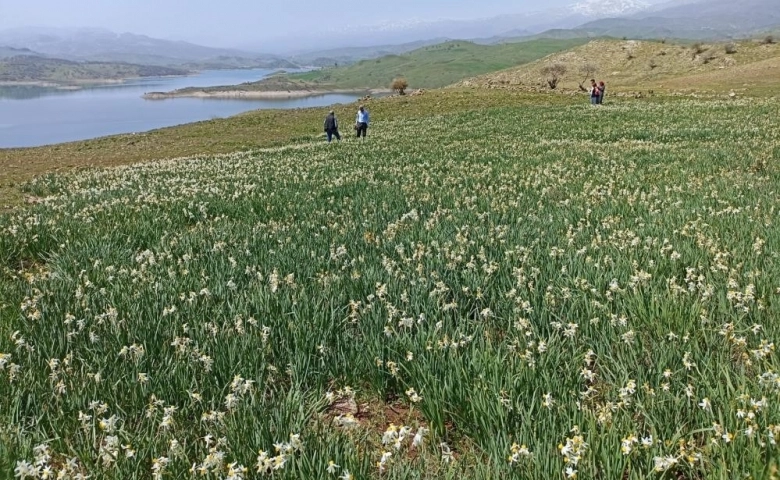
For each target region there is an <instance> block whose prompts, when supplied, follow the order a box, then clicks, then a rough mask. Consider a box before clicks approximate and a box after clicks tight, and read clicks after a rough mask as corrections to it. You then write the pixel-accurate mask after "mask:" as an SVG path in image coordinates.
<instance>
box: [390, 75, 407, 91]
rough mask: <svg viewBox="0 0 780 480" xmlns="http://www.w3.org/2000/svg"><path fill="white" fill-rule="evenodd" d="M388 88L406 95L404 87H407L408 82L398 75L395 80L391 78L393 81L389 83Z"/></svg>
mask: <svg viewBox="0 0 780 480" xmlns="http://www.w3.org/2000/svg"><path fill="white" fill-rule="evenodd" d="M390 88H391V89H392V90H393V91H394V92H397V93H398V95H406V89H407V88H409V82H407V81H406V79H405V78H403V77H398V78H396V79H395V80H393V83H392V84H391V85H390Z"/></svg>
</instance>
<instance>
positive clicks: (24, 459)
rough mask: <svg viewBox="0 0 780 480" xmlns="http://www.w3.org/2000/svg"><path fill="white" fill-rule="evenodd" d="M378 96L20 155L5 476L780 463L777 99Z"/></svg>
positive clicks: (224, 475) (5, 374)
mask: <svg viewBox="0 0 780 480" xmlns="http://www.w3.org/2000/svg"><path fill="white" fill-rule="evenodd" d="M409 76H410V77H411V75H409ZM410 80H411V78H410ZM411 83H414V82H411ZM448 99H451V101H448ZM469 99H470V100H469ZM491 99H492V100H491ZM415 102H419V103H415ZM426 102H427V103H426ZM345 108H346V107H345ZM370 108H371V110H372V114H373V115H372V118H374V123H373V124H372V126H371V128H370V129H369V137H368V140H367V141H366V142H365V143H360V142H358V141H356V140H355V139H352V138H348V139H346V140H345V141H343V142H341V143H340V144H331V145H327V144H325V143H324V142H323V141H322V139H321V137H319V136H317V135H316V133H311V132H317V131H318V129H319V126H320V125H321V119H320V118H319V116H318V112H310V113H307V112H303V113H301V112H298V113H296V114H295V115H301V116H302V117H296V118H304V116H311V119H312V122H314V119H315V117H316V119H317V124H316V128H311V129H309V132H310V133H305V132H304V130H305V129H304V127H303V126H301V127H300V128H299V129H297V130H291V131H290V132H288V135H290V136H289V138H287V139H286V140H284V139H283V138H282V133H280V134H279V137H278V138H275V139H268V140H267V143H265V144H262V143H257V144H248V143H246V142H244V143H242V142H241V141H240V140H239V139H238V138H236V137H234V136H231V135H238V133H235V132H233V131H231V129H229V128H224V127H225V126H226V125H235V126H236V128H237V129H238V130H236V131H238V132H243V133H241V134H242V135H244V136H245V137H247V138H248V137H249V134H248V133H247V132H249V130H250V129H251V128H253V127H252V126H251V125H249V123H250V119H252V118H255V119H257V118H259V117H251V116H243V117H237V118H236V119H233V120H229V121H225V122H233V123H224V122H223V123H215V122H204V123H202V124H199V125H196V126H192V127H186V128H189V130H183V129H182V128H185V127H181V128H179V129H178V130H175V129H170V130H166V131H161V132H163V133H159V132H158V133H154V132H153V133H152V134H150V135H152V136H155V135H157V136H161V135H162V136H164V135H165V133H164V132H168V135H169V137H171V135H173V134H174V133H176V134H178V135H179V137H178V138H179V139H180V140H181V142H180V143H179V144H178V145H181V146H185V147H186V148H191V149H193V150H195V152H191V151H190V150H186V149H184V148H182V149H180V150H176V149H175V148H174V147H173V146H171V145H173V144H168V143H165V140H164V139H162V137H160V138H161V139H160V142H159V148H160V149H162V150H163V151H165V152H175V151H178V152H180V153H181V155H182V156H181V158H177V159H165V158H167V157H172V156H174V155H168V154H166V155H165V156H162V155H163V154H162V153H160V155H161V156H160V157H155V156H154V154H153V152H152V150H153V149H152V146H150V145H153V144H154V142H151V143H150V144H149V145H147V146H146V147H144V148H147V150H143V151H142V150H134V149H135V148H137V147H138V145H133V144H130V143H128V142H130V141H131V139H130V137H129V136H122V137H115V138H114V139H108V140H100V141H96V142H92V143H89V142H84V143H78V144H71V145H65V146H61V147H59V148H60V150H55V149H53V147H47V149H35V150H29V151H17V154H18V155H19V157H18V158H22V156H24V155H30V156H31V157H30V158H32V156H35V155H36V154H37V155H39V156H40V155H43V154H44V153H45V154H46V155H51V156H52V157H54V156H56V155H64V157H63V158H65V159H68V158H70V159H71V160H70V161H71V162H73V164H76V165H78V164H79V162H80V160H79V159H78V158H79V155H82V156H86V155H92V154H93V153H91V152H90V150H91V149H98V150H99V149H100V148H103V149H104V150H105V152H106V155H107V156H106V158H115V157H116V159H117V160H116V161H115V162H113V163H111V162H109V161H108V160H107V161H106V163H102V164H100V165H115V166H110V167H93V168H86V169H83V168H82V169H78V170H70V169H63V170H62V171H60V172H55V173H45V172H43V171H40V172H38V173H42V174H41V175H38V176H36V177H35V178H33V179H29V178H25V177H24V176H23V175H19V176H17V177H16V178H18V180H19V181H20V182H22V183H23V187H22V188H23V191H24V195H26V196H27V197H28V198H29V199H30V201H31V202H32V204H30V205H27V206H24V207H19V208H15V209H12V210H9V211H7V212H6V213H4V214H3V215H2V216H0V476H3V477H11V476H12V475H16V476H17V477H18V478H36V479H37V478H41V479H43V478H63V479H76V478H86V477H89V478H91V479H119V478H121V479H147V478H154V479H185V478H206V479H231V480H237V479H250V478H275V479H301V478H309V479H315V478H316V479H320V478H322V479H327V478H333V479H337V478H338V479H344V480H348V479H399V480H400V479H415V478H419V479H423V478H425V479H455V478H477V479H499V478H506V479H515V478H516V479H556V478H580V479H621V478H625V479H647V478H650V479H683V478H684V479H704V478H708V479H720V478H723V479H732V478H753V479H765V478H775V477H776V475H777V474H776V471H777V467H778V460H779V459H780V450H778V446H777V443H776V442H777V438H778V436H780V403H778V400H780V398H779V397H780V360H778V357H777V354H776V351H775V350H776V343H777V342H778V341H780V324H779V323H778V322H777V319H778V318H779V317H780V302H779V299H780V281H779V280H778V279H780V261H778V258H777V257H778V249H779V248H780V229H778V225H777V221H778V211H780V196H778V191H780V170H778V166H777V162H778V159H780V128H778V127H780V125H778V104H777V101H776V99H774V98H768V97H767V98H735V99H729V98H720V99H719V98H709V99H694V98H686V99H671V98H665V99H649V100H647V99H644V100H633V99H632V100H623V99H614V101H612V102H610V103H609V104H607V105H604V106H603V107H601V108H592V107H590V106H589V105H586V104H585V102H584V101H583V99H582V98H575V99H571V98H569V97H563V96H561V97H552V96H543V95H540V96H536V97H522V96H511V95H509V94H507V93H489V94H487V93H475V94H473V95H471V96H469V95H467V94H464V93H458V92H452V93H435V94H431V95H430V96H429V95H428V94H426V95H424V96H422V97H420V99H419V100H408V99H403V98H401V99H388V100H385V101H378V102H375V103H372V104H370ZM418 109H419V111H417V110H418ZM351 112H352V111H351V110H350V111H349V113H347V112H346V111H345V113H344V114H345V115H347V114H351ZM382 112H386V113H384V114H383V113H382ZM258 115H260V114H258ZM263 115H270V114H269V113H265V114H263ZM306 118H308V117H306ZM241 122H247V125H246V129H247V130H241V128H244V127H241V125H243V124H242V123H241ZM218 125H221V126H222V128H216V126H218ZM197 129H200V130H199V131H201V132H204V131H206V130H204V129H211V130H209V131H211V132H212V133H211V135H208V136H198V135H195V134H194V132H196V130H197ZM185 132H190V134H189V135H185ZM171 138H172V137H171ZM204 139H209V140H208V141H209V142H211V143H208V145H206V144H205V143H203V142H205V141H206V140H204ZM144 141H145V140H144V139H143V138H139V139H138V142H140V143H139V145H142V144H143V142H144ZM101 142H102V143H101ZM106 142H114V143H110V144H109V143H106ZM198 142H201V143H198ZM126 143H127V145H126ZM101 145H102V147H101ZM203 145H206V147H204V146H203ZM90 146H91V147H90ZM120 147H121V148H126V151H127V152H130V154H129V157H132V155H137V156H138V158H140V157H142V156H143V152H144V151H148V152H151V153H150V154H149V155H148V156H147V158H149V159H153V161H148V162H143V163H134V164H130V165H116V164H118V163H123V162H121V161H120V160H119V158H120V157H121V155H120V153H116V152H117V151H118V149H119V148H120ZM138 148H140V147H138ZM199 148H200V149H201V150H197V149H199ZM165 149H170V150H165ZM208 149H211V150H208ZM231 149H232V150H231ZM109 150H110V151H111V152H114V153H110V154H109ZM237 150H240V151H237ZM94 151H95V150H92V152H94ZM198 151H200V152H201V154H199V155H198V154H195V153H197V152H198ZM230 152H232V153H230ZM114 154H115V157H110V155H114ZM9 155H11V154H9ZM185 155H186V156H185ZM25 158H26V157H25ZM132 158H135V157H132ZM83 164H89V162H88V161H85V162H84V163H82V165H83ZM20 165H21V164H20Z"/></svg>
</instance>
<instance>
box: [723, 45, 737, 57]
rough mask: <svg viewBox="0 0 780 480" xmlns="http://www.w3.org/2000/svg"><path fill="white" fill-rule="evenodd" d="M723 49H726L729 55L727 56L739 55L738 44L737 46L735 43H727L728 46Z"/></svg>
mask: <svg viewBox="0 0 780 480" xmlns="http://www.w3.org/2000/svg"><path fill="white" fill-rule="evenodd" d="M723 49H724V50H725V51H726V53H727V54H729V55H731V54H733V53H737V44H736V43H733V42H730V43H727V44H726V45H725V46H724V47H723Z"/></svg>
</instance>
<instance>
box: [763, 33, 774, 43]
mask: <svg viewBox="0 0 780 480" xmlns="http://www.w3.org/2000/svg"><path fill="white" fill-rule="evenodd" d="M773 43H775V37H773V36H772V35H767V36H766V37H764V45H771V44H773Z"/></svg>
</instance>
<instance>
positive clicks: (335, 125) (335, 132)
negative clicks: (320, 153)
mask: <svg viewBox="0 0 780 480" xmlns="http://www.w3.org/2000/svg"><path fill="white" fill-rule="evenodd" d="M325 134H326V135H327V136H328V143H330V141H331V140H332V139H333V137H336V140H338V141H339V142H340V141H341V135H339V121H338V120H337V119H336V112H334V111H333V110H331V111H330V113H328V116H327V117H325Z"/></svg>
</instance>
